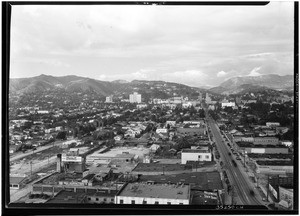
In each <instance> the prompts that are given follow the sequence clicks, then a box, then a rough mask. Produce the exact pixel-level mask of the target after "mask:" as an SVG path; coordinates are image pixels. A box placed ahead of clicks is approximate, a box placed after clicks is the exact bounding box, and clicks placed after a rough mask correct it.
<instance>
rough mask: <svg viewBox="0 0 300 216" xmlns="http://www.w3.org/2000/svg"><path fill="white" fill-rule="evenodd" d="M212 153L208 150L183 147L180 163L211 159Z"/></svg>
mask: <svg viewBox="0 0 300 216" xmlns="http://www.w3.org/2000/svg"><path fill="white" fill-rule="evenodd" d="M211 159H212V155H211V152H210V151H209V150H203V149H183V150H182V152H181V164H186V162H187V161H211Z"/></svg>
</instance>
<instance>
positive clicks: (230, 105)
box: [222, 102, 235, 108]
mask: <svg viewBox="0 0 300 216" xmlns="http://www.w3.org/2000/svg"><path fill="white" fill-rule="evenodd" d="M223 107H235V102H225V103H222V108H223Z"/></svg>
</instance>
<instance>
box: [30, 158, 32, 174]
mask: <svg viewBox="0 0 300 216" xmlns="http://www.w3.org/2000/svg"><path fill="white" fill-rule="evenodd" d="M30 175H32V161H30Z"/></svg>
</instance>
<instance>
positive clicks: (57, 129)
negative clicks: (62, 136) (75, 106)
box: [55, 126, 63, 131]
mask: <svg viewBox="0 0 300 216" xmlns="http://www.w3.org/2000/svg"><path fill="white" fill-rule="evenodd" d="M62 130H63V127H62V126H57V127H55V131H62Z"/></svg>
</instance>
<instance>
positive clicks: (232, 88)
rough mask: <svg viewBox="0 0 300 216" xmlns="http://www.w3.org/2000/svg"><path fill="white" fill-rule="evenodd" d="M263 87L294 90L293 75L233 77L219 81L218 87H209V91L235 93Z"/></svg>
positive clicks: (262, 88)
mask: <svg viewBox="0 0 300 216" xmlns="http://www.w3.org/2000/svg"><path fill="white" fill-rule="evenodd" d="M264 89H273V90H278V91H282V90H287V91H293V90H294V76H293V75H285V76H280V75H277V74H267V75H260V76H244V77H233V78H230V79H228V80H226V81H225V82H223V83H221V84H220V85H219V86H218V87H214V88H210V89H209V91H210V92H213V93H217V94H227V95H228V94H237V93H240V92H242V91H253V90H254V91H257V90H264Z"/></svg>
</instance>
